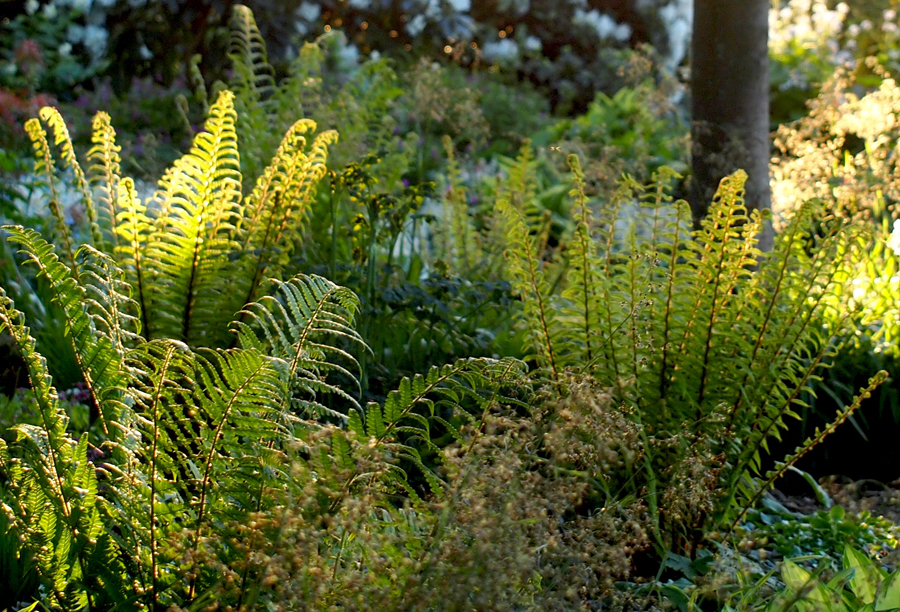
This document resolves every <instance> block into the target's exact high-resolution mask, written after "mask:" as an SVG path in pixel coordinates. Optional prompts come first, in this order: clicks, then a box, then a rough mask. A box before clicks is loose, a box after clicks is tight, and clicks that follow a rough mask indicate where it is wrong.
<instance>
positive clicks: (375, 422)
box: [346, 359, 525, 494]
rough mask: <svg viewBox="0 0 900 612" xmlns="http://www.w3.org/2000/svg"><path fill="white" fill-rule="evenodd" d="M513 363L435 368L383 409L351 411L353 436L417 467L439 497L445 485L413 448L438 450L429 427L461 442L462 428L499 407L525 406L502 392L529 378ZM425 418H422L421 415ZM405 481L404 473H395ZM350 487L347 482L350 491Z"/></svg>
mask: <svg viewBox="0 0 900 612" xmlns="http://www.w3.org/2000/svg"><path fill="white" fill-rule="evenodd" d="M522 366H523V364H522V363H521V362H520V361H518V360H515V359H503V360H499V361H495V360H491V359H463V360H460V361H458V362H456V363H455V364H453V365H446V366H443V367H436V366H435V367H432V368H431V369H430V370H429V371H428V373H427V374H425V375H421V374H417V375H416V376H415V377H413V378H412V379H409V378H404V379H403V380H402V381H401V382H400V386H399V388H398V389H396V390H394V391H391V392H390V394H388V396H387V398H386V399H385V401H384V404H383V405H381V406H379V405H378V404H376V403H374V402H373V403H369V405H368V406H366V410H365V412H363V411H361V410H360V411H351V412H350V416H349V422H348V427H349V429H350V431H353V432H354V433H356V435H357V436H358V437H359V438H360V439H362V440H369V444H371V445H378V446H382V447H384V448H386V449H388V450H389V451H390V452H391V453H392V454H394V455H395V456H397V457H398V458H400V459H402V460H404V461H407V462H409V463H411V464H412V465H414V466H416V467H417V468H418V469H419V470H420V471H421V472H422V474H423V475H424V476H425V478H426V480H427V481H428V484H429V486H430V487H431V490H432V492H434V493H435V494H440V493H441V491H442V487H443V483H442V481H441V480H440V478H439V477H438V476H437V475H436V474H435V473H434V471H433V470H432V469H430V468H429V467H427V466H426V465H425V464H424V462H423V461H422V457H421V454H420V453H419V451H418V450H417V448H416V446H415V444H416V443H417V442H418V443H420V444H422V445H424V446H425V447H430V448H434V444H433V442H432V437H433V436H432V433H431V429H430V427H431V425H430V423H431V422H432V421H433V422H435V423H437V424H439V425H440V426H441V427H443V428H445V429H446V430H447V431H448V432H449V433H450V434H451V435H452V436H453V438H454V439H456V440H462V435H461V434H460V432H459V425H455V424H453V422H452V421H457V422H459V421H460V420H461V421H462V422H464V423H465V422H473V421H474V422H480V420H481V415H482V414H483V413H485V412H488V411H490V410H492V409H496V408H498V406H499V405H500V404H506V405H512V406H516V405H519V404H521V402H517V401H516V399H515V398H513V397H511V396H507V395H503V391H504V387H506V386H508V385H510V384H511V383H517V384H521V383H522V381H523V380H524V375H525V372H524V370H523V367H522ZM423 413H424V414H423ZM396 473H397V474H398V475H399V476H400V477H401V481H399V482H404V481H405V473H404V472H402V471H398V472H396ZM350 484H351V483H350V482H348V483H347V485H346V486H349V485H350Z"/></svg>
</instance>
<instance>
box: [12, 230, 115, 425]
mask: <svg viewBox="0 0 900 612" xmlns="http://www.w3.org/2000/svg"><path fill="white" fill-rule="evenodd" d="M4 229H5V230H6V231H8V232H9V233H10V238H9V240H10V241H11V242H13V243H16V244H19V245H20V246H21V247H22V252H23V253H25V255H27V256H28V258H29V260H30V261H31V262H33V263H34V264H35V265H36V266H37V267H38V274H39V275H40V276H42V277H44V279H45V280H46V281H47V284H48V286H49V288H50V291H51V293H52V296H53V300H54V301H55V302H57V303H58V304H59V306H60V307H61V309H62V311H63V313H64V316H65V320H64V321H63V323H64V325H65V328H66V336H67V338H68V340H69V342H71V344H72V347H73V348H74V351H75V359H76V362H77V364H78V368H79V370H80V372H81V375H82V378H83V380H84V383H85V386H86V387H87V390H88V392H89V393H90V394H91V399H92V400H93V404H94V405H95V406H96V410H97V414H96V415H95V416H97V417H98V418H99V420H100V424H101V427H102V428H103V431H104V433H106V434H107V435H110V436H115V435H116V423H118V420H119V416H120V414H121V412H122V410H123V408H124V404H123V394H124V388H125V386H126V384H127V380H126V377H125V374H124V371H123V355H124V343H125V339H126V337H127V335H128V332H127V331H126V330H125V329H123V325H128V322H127V319H125V318H124V317H125V316H127V315H125V312H127V310H128V309H129V306H128V304H129V300H128V298H127V295H123V294H122V293H120V290H122V287H121V285H117V284H116V283H115V281H112V282H111V283H110V284H109V285H108V286H107V289H109V293H106V294H104V291H103V289H102V284H103V281H102V280H101V277H100V275H98V274H97V270H98V269H99V268H98V267H97V266H96V265H93V264H90V265H88V266H86V267H85V268H84V269H81V270H79V272H80V273H87V274H88V275H89V280H88V282H91V285H90V286H91V287H93V289H92V297H91V298H88V297H87V295H86V290H85V285H84V284H82V282H81V280H80V275H79V277H77V278H76V277H75V276H74V275H73V274H72V272H71V271H70V270H69V268H68V267H67V266H65V265H64V264H62V263H61V262H60V261H59V259H58V257H57V256H56V254H55V253H54V252H53V245H51V244H49V243H48V242H47V241H46V240H44V239H43V238H41V237H40V235H39V234H38V233H37V232H35V231H34V230H30V229H25V228H22V227H18V226H5V227H4ZM83 248H86V249H89V250H87V251H83V252H85V253H87V254H88V255H87V256H88V258H89V259H90V258H91V257H92V256H96V258H97V259H99V260H102V262H103V263H104V264H105V266H106V267H107V270H114V266H113V264H112V262H111V261H110V260H108V258H105V256H103V255H102V254H100V253H99V252H97V251H95V250H93V249H91V248H90V247H83ZM81 252H82V251H81V250H79V252H78V253H76V265H77V262H78V261H79V260H80V259H81V257H80V254H81ZM109 275H110V276H112V277H115V276H117V275H118V273H117V272H110V274H109ZM92 281H93V282H92ZM97 281H100V282H97ZM86 303H92V304H93V305H94V307H95V309H96V310H99V311H100V312H103V313H105V315H106V318H103V317H102V316H101V319H100V320H101V321H102V322H103V326H104V327H105V328H106V329H103V330H101V329H98V327H97V325H96V320H95V319H94V317H92V316H90V315H89V314H88V312H87V311H86V308H85V306H86ZM120 305H121V306H122V308H120V307H119V306H120ZM112 309H115V310H112ZM113 312H114V313H115V316H116V318H115V319H113V318H112V316H113V315H112V313H113ZM117 341H120V342H122V345H121V346H119V347H117V346H116V345H115V342H117Z"/></svg>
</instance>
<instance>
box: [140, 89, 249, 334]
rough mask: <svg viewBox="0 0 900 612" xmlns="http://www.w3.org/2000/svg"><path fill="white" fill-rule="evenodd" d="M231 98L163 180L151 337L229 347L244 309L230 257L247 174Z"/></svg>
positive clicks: (149, 254) (150, 265)
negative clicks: (229, 332) (232, 323)
mask: <svg viewBox="0 0 900 612" xmlns="http://www.w3.org/2000/svg"><path fill="white" fill-rule="evenodd" d="M233 98H234V96H233V95H232V94H231V92H229V91H223V92H222V93H221V94H219V99H218V100H217V101H216V103H215V104H214V105H213V106H212V107H211V108H210V114H209V118H208V119H207V121H206V125H205V129H204V131H203V132H201V133H200V134H198V135H197V136H196V138H195V139H194V145H193V147H191V151H190V152H189V153H188V154H187V155H185V156H184V157H182V158H180V159H179V160H177V161H176V162H175V164H174V166H173V167H172V168H171V169H170V170H169V171H168V172H167V173H166V175H165V176H164V177H163V178H162V180H160V184H159V186H160V190H159V191H158V192H157V195H156V199H157V200H158V201H159V202H160V212H159V216H158V217H157V218H156V220H155V231H154V234H153V235H152V236H151V238H150V244H149V245H148V248H147V251H146V256H145V257H144V263H145V264H146V265H144V264H142V267H143V269H146V270H152V271H153V274H154V276H153V278H152V279H149V280H150V281H151V282H149V283H148V285H147V287H146V288H145V291H146V292H147V296H146V297H147V303H148V305H149V308H148V314H149V315H150V323H149V329H150V334H151V337H157V338H158V337H166V338H174V339H179V340H184V341H185V342H188V343H189V344H191V345H201V346H210V345H221V344H222V343H223V342H224V337H223V335H222V334H223V332H224V330H225V329H226V326H227V322H228V321H229V320H230V319H231V317H232V315H233V314H234V312H235V310H236V308H239V307H240V305H237V306H235V296H234V295H233V294H234V291H233V288H232V282H233V279H231V278H229V274H228V272H227V270H228V269H229V262H230V259H229V254H230V253H233V252H235V251H236V250H237V245H236V243H235V241H234V240H233V235H234V232H235V225H236V223H237V220H238V219H239V218H240V216H241V208H240V201H241V172H240V157H239V155H238V149H237V135H236V134H235V121H236V120H237V115H236V113H235V111H234V106H233Z"/></svg>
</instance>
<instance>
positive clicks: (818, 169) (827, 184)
mask: <svg viewBox="0 0 900 612" xmlns="http://www.w3.org/2000/svg"><path fill="white" fill-rule="evenodd" d="M871 65H872V66H873V67H874V68H875V69H876V70H877V65H876V64H875V63H874V62H873V63H872V64H871ZM882 77H883V78H880V79H878V81H877V84H876V85H874V86H872V87H862V85H863V83H862V82H861V77H857V76H856V75H854V74H853V73H851V72H849V71H838V73H837V74H836V75H835V76H834V78H833V79H832V80H830V81H829V82H827V83H826V84H825V85H824V86H823V89H822V93H821V94H820V95H819V97H817V98H816V99H815V100H813V101H812V102H811V103H810V109H809V115H808V116H807V117H805V118H803V119H801V120H799V121H798V122H796V123H794V124H790V125H785V126H782V127H781V128H779V130H778V132H777V133H776V139H775V147H776V151H777V153H776V157H775V160H774V162H775V163H774V164H773V179H774V180H773V183H772V187H773V195H774V197H773V202H775V203H776V214H777V215H778V216H777V217H776V218H777V219H786V218H790V216H791V215H792V214H794V212H793V211H794V210H796V208H797V207H798V206H799V205H800V203H801V202H803V201H805V200H808V199H817V200H819V201H821V202H822V203H823V205H824V206H826V207H827V208H828V209H829V210H831V211H834V213H835V214H836V215H838V216H840V217H842V218H852V219H858V220H865V221H866V222H867V225H869V226H870V227H871V228H872V230H873V234H874V236H873V237H872V238H871V239H870V240H869V241H868V242H867V243H866V244H865V245H863V246H862V248H860V249H859V250H858V254H857V257H856V258H855V259H854V261H853V263H852V265H851V267H850V270H849V273H850V274H851V276H852V287H850V288H849V290H848V291H846V292H844V293H843V294H842V295H840V296H835V298H834V299H836V300H841V301H843V302H845V303H846V304H847V308H848V309H849V311H852V312H853V315H852V322H853V328H852V331H851V332H850V333H849V340H850V342H849V343H848V344H847V346H846V347H845V348H844V349H843V350H842V351H841V353H840V355H839V356H838V357H837V359H836V367H835V370H834V375H828V376H826V379H825V380H824V381H823V384H821V385H818V386H817V387H816V389H817V390H818V391H819V392H818V393H817V395H818V398H817V399H816V398H810V399H811V400H812V401H811V403H812V404H813V405H814V406H815V407H816V409H817V412H819V413H822V412H825V413H831V411H832V410H833V407H834V406H838V407H839V406H842V405H845V404H846V403H847V402H848V400H849V397H850V395H851V394H852V390H851V391H850V392H848V389H847V387H848V386H849V387H851V389H852V387H853V386H854V384H855V381H859V380H862V379H864V378H865V377H866V376H867V373H866V372H861V368H863V367H866V364H871V365H875V364H877V367H879V368H883V369H886V370H888V371H889V372H891V374H892V378H896V376H894V375H895V374H896V371H897V370H896V361H897V357H898V353H897V343H896V342H895V339H896V338H897V335H898V331H900V330H898V322H900V317H898V313H897V301H896V293H897V280H896V279H897V269H898V267H897V266H898V262H897V255H896V253H895V248H894V247H895V246H896V244H895V243H896V238H895V235H894V231H893V225H892V222H893V220H894V219H895V217H896V215H897V209H896V203H897V202H898V201H900V190H898V184H897V180H896V161H895V160H894V155H893V151H894V149H895V146H896V141H897V138H896V123H897V118H898V114H897V112H898V111H897V108H898V99H900V98H898V92H900V89H898V87H897V86H896V83H895V82H894V80H893V79H891V78H889V77H888V76H887V75H886V74H883V73H882ZM895 398H896V386H895V385H891V386H890V387H888V386H886V387H885V388H884V389H882V390H881V391H880V392H879V394H878V396H877V404H878V405H879V406H880V407H879V408H878V409H877V414H876V408H874V407H873V408H871V409H869V410H866V411H864V412H863V413H862V414H860V415H858V417H857V418H856V424H857V428H858V430H859V431H860V433H861V434H862V437H859V436H853V437H854V438H855V439H852V438H848V439H847V440H846V442H845V444H844V447H845V448H846V446H847V445H848V444H851V445H852V444H860V443H861V441H865V440H867V439H870V440H871V442H872V444H874V445H875V446H876V447H877V446H878V442H877V440H878V436H879V432H880V431H887V429H886V428H890V427H893V426H894V424H895V423H897V422H898V421H897V416H898V414H900V412H898V410H900V408H898V404H897V401H896V399H895ZM815 418H816V417H815V416H814V415H810V417H809V420H810V421H813V420H814V419H815ZM882 425H883V426H884V427H882ZM870 436H871V437H870ZM867 445H868V442H867ZM819 459H823V457H821V456H820V457H819ZM829 459H830V458H829ZM844 463H846V462H844ZM877 463H880V462H876V464H877ZM847 469H848V470H850V471H851V473H859V469H860V468H859V467H858V466H850V465H848V466H847ZM867 475H869V474H868V473H867Z"/></svg>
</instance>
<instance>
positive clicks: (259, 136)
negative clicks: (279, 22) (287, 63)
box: [228, 4, 283, 177]
mask: <svg viewBox="0 0 900 612" xmlns="http://www.w3.org/2000/svg"><path fill="white" fill-rule="evenodd" d="M230 26H231V42H230V44H229V50H228V57H229V58H230V59H231V66H232V70H233V71H234V76H233V77H232V80H231V88H232V90H233V91H234V92H235V94H236V98H235V106H236V108H237V110H238V113H239V114H240V116H241V123H240V126H239V128H238V129H239V134H240V138H241V142H242V143H244V144H245V147H246V148H245V150H246V151H247V153H248V154H247V155H246V156H245V158H244V160H243V171H244V173H245V174H246V175H247V176H250V177H256V176H259V175H260V173H261V170H262V168H263V167H264V164H265V161H266V160H268V159H269V158H270V157H271V156H272V154H273V152H274V149H275V146H276V145H277V143H278V140H277V138H278V136H279V130H278V129H273V128H275V125H274V121H273V117H272V115H271V110H272V102H273V99H272V97H273V95H274V94H275V78H274V74H275V71H274V70H273V69H272V66H271V65H270V64H269V59H268V55H267V53H266V44H265V41H264V40H263V38H262V36H261V35H260V33H259V28H258V27H257V25H256V20H255V19H254V17H253V13H252V11H251V10H250V9H249V8H247V7H246V6H243V5H241V4H236V5H234V6H233V7H232V12H231V23H230ZM282 129H283V128H282Z"/></svg>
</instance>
